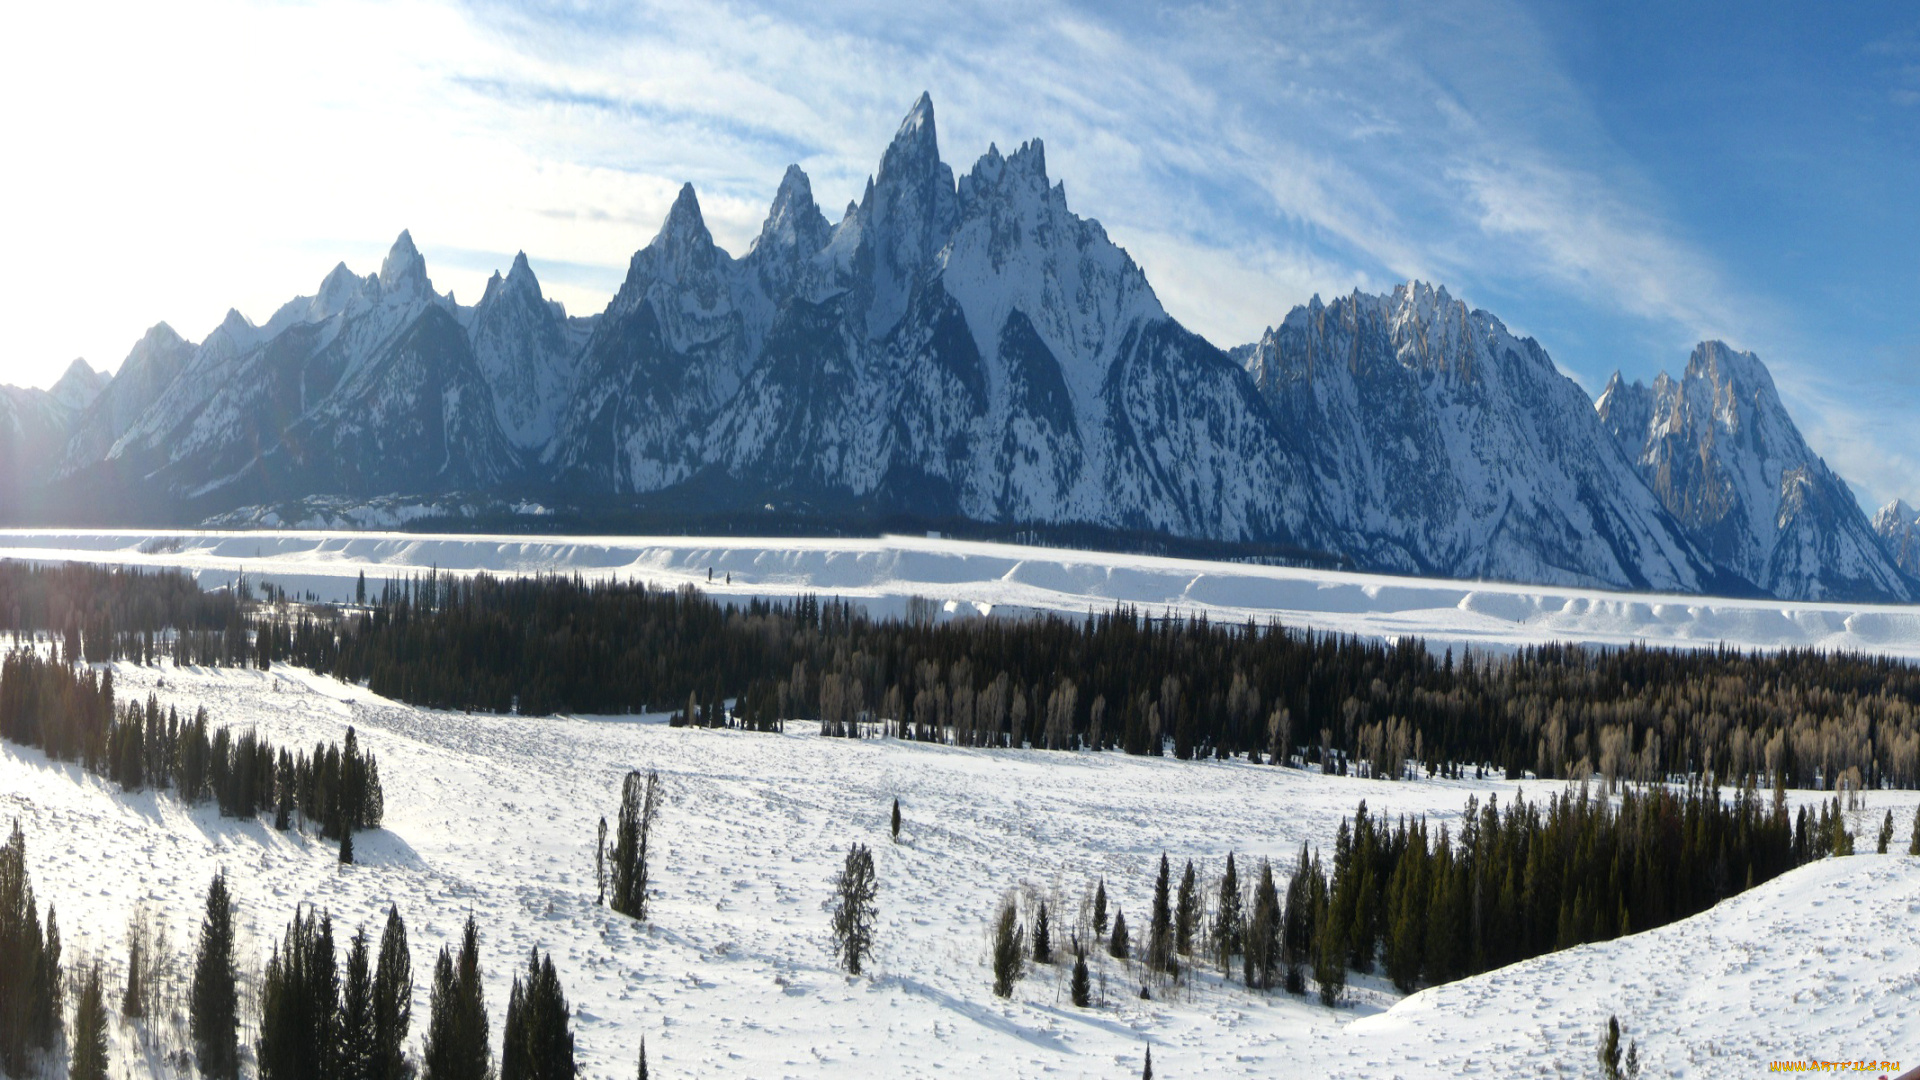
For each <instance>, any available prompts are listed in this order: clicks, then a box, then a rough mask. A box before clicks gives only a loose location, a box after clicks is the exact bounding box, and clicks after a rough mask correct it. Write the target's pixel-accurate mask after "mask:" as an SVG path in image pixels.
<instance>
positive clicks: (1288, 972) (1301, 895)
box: [1280, 840, 1313, 994]
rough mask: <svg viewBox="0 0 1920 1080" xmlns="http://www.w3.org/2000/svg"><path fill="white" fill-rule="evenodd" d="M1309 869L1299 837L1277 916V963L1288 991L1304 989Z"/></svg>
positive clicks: (1309, 941) (1309, 938) (1309, 953)
mask: <svg viewBox="0 0 1920 1080" xmlns="http://www.w3.org/2000/svg"><path fill="white" fill-rule="evenodd" d="M1312 872H1313V867H1312V864H1310V863H1309V862H1308V861H1307V844H1306V841H1304V840H1302V841H1301V842H1300V858H1299V861H1298V862H1296V863H1295V864H1294V868H1293V878H1292V880H1290V881H1288V882H1287V907H1286V911H1285V912H1283V913H1282V915H1281V918H1280V963H1281V965H1282V967H1283V968H1284V969H1285V976H1284V978H1285V984H1286V989H1287V993H1289V994H1303V993H1306V989H1307V983H1306V976H1305V972H1304V970H1303V969H1304V966H1305V965H1306V964H1307V963H1309V962H1310V961H1311V959H1312V957H1313V886H1312V883H1311V882H1310V881H1309V879H1308V875H1309V874H1310V873H1312Z"/></svg>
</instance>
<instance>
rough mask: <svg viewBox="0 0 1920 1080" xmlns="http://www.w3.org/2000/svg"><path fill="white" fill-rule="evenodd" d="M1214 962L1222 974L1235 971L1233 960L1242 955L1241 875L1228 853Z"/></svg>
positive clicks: (1216, 924)
mask: <svg viewBox="0 0 1920 1080" xmlns="http://www.w3.org/2000/svg"><path fill="white" fill-rule="evenodd" d="M1214 912H1215V914H1214V919H1213V962H1214V963H1216V964H1219V965H1220V970H1221V971H1222V972H1228V971H1232V970H1233V958H1234V957H1236V956H1238V955H1240V940H1241V933H1242V924H1241V918H1240V875H1239V872H1238V871H1236V870H1235V869H1234V865H1233V853H1232V852H1228V853H1227V870H1226V873H1225V874H1222V875H1221V877H1220V899H1219V902H1218V904H1217V905H1216V906H1215V908H1214Z"/></svg>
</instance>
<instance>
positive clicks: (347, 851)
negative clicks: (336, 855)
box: [340, 829, 353, 866]
mask: <svg viewBox="0 0 1920 1080" xmlns="http://www.w3.org/2000/svg"><path fill="white" fill-rule="evenodd" d="M340 861H341V862H342V863H345V864H346V865H348V866H352V865H353V830H352V829H342V830H340Z"/></svg>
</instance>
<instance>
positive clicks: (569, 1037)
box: [500, 949, 574, 1080]
mask: <svg viewBox="0 0 1920 1080" xmlns="http://www.w3.org/2000/svg"><path fill="white" fill-rule="evenodd" d="M502 1030H503V1032H504V1036H503V1041H502V1043H501V1047H500V1080H573V1075H574V1060H573V1032H572V1031H571V1030H570V1029H569V1027H568V1023H567V997H566V994H565V993H563V992H562V991H561V989H560V977H559V975H558V974H556V973H555V971H554V968H553V957H552V956H551V955H549V956H548V957H547V958H546V959H545V961H544V962H543V961H542V960H541V958H540V953H539V950H538V949H534V950H530V952H529V955H528V957H527V977H526V981H525V982H522V981H521V979H520V977H519V976H517V975H516V976H514V979H513V990H512V992H511V993H510V994H509V996H508V998H507V1018H506V1022H505V1024H504V1025H502Z"/></svg>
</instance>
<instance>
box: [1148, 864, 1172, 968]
mask: <svg viewBox="0 0 1920 1080" xmlns="http://www.w3.org/2000/svg"><path fill="white" fill-rule="evenodd" d="M1171 879H1172V869H1171V868H1170V867H1169V866H1168V863H1167V854H1166V852H1164V851H1163V852H1161V853H1160V876H1159V877H1158V878H1156V879H1155V880H1154V883H1153V917H1152V920H1151V921H1150V922H1149V923H1148V924H1147V967H1148V969H1149V970H1152V971H1158V972H1171V971H1172V970H1173V966H1174V965H1173V882H1172V880H1171Z"/></svg>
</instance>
